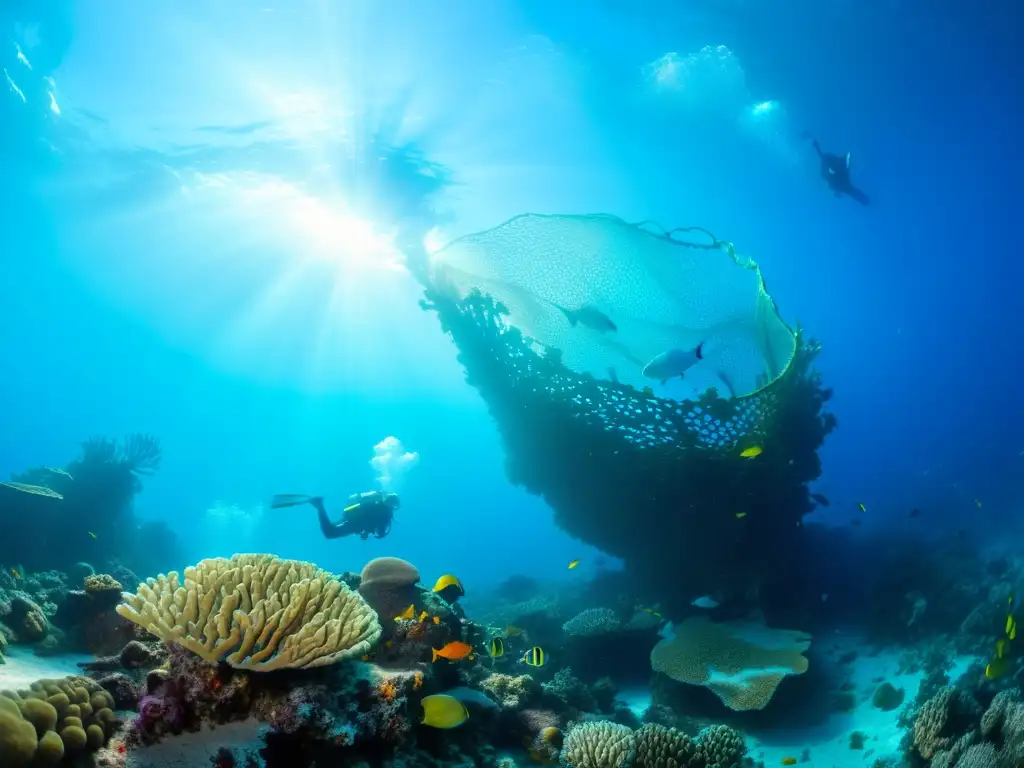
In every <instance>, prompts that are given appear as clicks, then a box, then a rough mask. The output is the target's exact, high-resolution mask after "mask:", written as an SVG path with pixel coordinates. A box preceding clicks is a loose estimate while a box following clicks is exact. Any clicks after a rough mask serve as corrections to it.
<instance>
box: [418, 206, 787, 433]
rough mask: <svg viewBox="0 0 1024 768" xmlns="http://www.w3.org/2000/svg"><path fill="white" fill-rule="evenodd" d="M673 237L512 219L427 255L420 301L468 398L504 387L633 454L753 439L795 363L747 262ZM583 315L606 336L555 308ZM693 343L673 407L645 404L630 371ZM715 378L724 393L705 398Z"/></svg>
mask: <svg viewBox="0 0 1024 768" xmlns="http://www.w3.org/2000/svg"><path fill="white" fill-rule="evenodd" d="M680 232H681V231H679V230H677V231H675V232H672V233H658V232H653V231H651V230H650V229H649V228H648V226H647V225H634V224H629V223H627V222H624V221H622V220H621V219H618V218H615V217H611V216H539V215H525V216H520V217H517V218H514V219H511V220H510V221H508V222H506V223H505V224H502V225H500V226H498V227H496V228H494V229H491V230H488V231H486V232H483V233H480V234H476V235H470V236H467V237H465V238H462V239H460V240H457V241H455V242H453V243H451V244H450V245H448V246H447V247H446V248H444V249H442V250H441V251H439V252H438V253H437V254H435V255H434V256H433V257H432V269H433V273H432V278H433V282H434V285H435V289H433V290H428V292H427V295H428V298H429V299H430V300H431V301H432V302H433V306H434V307H435V308H437V309H438V311H439V314H440V315H441V319H442V322H443V323H444V324H445V327H446V330H447V331H448V332H450V333H451V334H452V335H453V337H454V340H455V342H456V344H457V346H458V347H459V349H460V351H461V352H462V355H463V358H464V360H463V361H464V362H465V363H467V375H468V377H469V379H470V383H472V384H474V385H476V386H478V387H480V388H481V389H484V390H487V389H490V388H494V387H496V386H497V387H499V388H502V389H504V388H512V389H515V390H518V398H517V399H520V400H522V399H523V397H524V396H526V400H528V401H532V402H539V401H542V402H546V403H548V404H550V405H551V406H554V407H557V408H559V409H562V408H564V409H566V410H568V411H569V412H571V413H573V415H574V416H575V417H576V418H578V419H582V420H584V421H585V422H586V423H588V424H590V425H592V426H594V427H600V428H601V429H604V430H608V431H613V432H616V433H618V434H619V435H620V436H621V438H622V439H624V440H626V441H628V442H630V443H632V444H634V445H636V446H640V447H654V446H657V445H669V444H671V445H674V446H677V447H683V448H686V447H694V446H701V447H705V448H727V447H729V446H732V445H734V444H736V443H737V442H738V441H740V440H742V439H744V438H745V437H750V436H758V435H760V434H763V433H764V432H765V431H766V430H767V428H768V426H769V425H770V422H771V418H772V416H773V415H774V414H775V412H776V410H777V407H776V406H777V404H778V400H779V397H780V393H781V390H783V389H784V387H785V383H784V382H785V381H786V380H787V379H789V378H790V377H789V376H787V375H786V374H787V373H790V372H793V369H794V368H799V367H800V366H794V361H795V360H796V359H797V353H798V351H799V349H800V343H799V337H798V335H797V334H796V333H795V332H794V331H793V330H792V329H790V328H789V326H787V325H786V324H785V323H784V322H783V321H782V319H781V317H780V316H779V313H778V311H777V309H776V307H775V304H774V302H773V301H772V299H771V297H770V296H769V295H768V294H767V292H766V291H765V288H764V282H763V279H762V278H761V274H760V270H759V269H758V267H757V265H756V264H754V263H753V262H751V261H744V260H742V259H741V258H740V257H738V256H736V254H735V252H734V249H733V248H732V246H731V244H729V243H725V242H722V241H719V240H717V239H715V238H714V237H713V236H710V234H709V233H705V232H704V230H700V232H702V233H704V234H706V235H708V238H707V239H708V241H709V242H707V243H695V242H689V241H681V240H680V239H678V236H679V234H680ZM684 234H685V233H684ZM556 305H557V306H556ZM585 305H590V306H595V307H598V308H599V309H600V311H601V312H602V313H604V314H606V315H607V316H608V317H609V318H611V319H612V320H613V321H614V323H615V325H616V328H617V330H616V331H615V332H613V333H600V332H598V331H595V330H594V329H592V328H587V327H581V325H580V324H577V325H576V326H575V327H574V326H572V325H571V324H570V323H569V322H568V320H567V319H566V316H565V315H564V313H563V312H562V311H561V310H560V309H559V308H558V307H559V306H561V307H569V308H579V307H582V306H585ZM700 341H703V342H704V344H705V349H706V353H705V358H704V359H703V360H701V361H700V362H699V363H697V364H696V365H695V366H694V367H693V368H691V369H690V370H688V371H687V372H686V379H687V381H688V382H691V384H690V386H691V387H692V388H693V391H690V392H688V393H686V396H687V399H686V400H685V401H680V400H677V399H674V398H670V397H668V396H664V395H666V394H667V391H666V390H665V389H662V390H660V391H661V392H662V393H664V394H663V396H656V395H655V391H654V389H653V388H652V387H651V386H648V385H649V384H654V385H655V386H659V387H660V385H659V384H658V383H657V382H651V380H650V379H645V378H643V377H642V375H641V373H640V369H641V368H642V364H641V362H640V361H646V360H649V359H650V358H652V357H654V356H655V355H657V354H659V353H661V352H664V351H666V350H667V349H671V348H684V347H686V346H695V345H696V343H698V342H700ZM466 358H473V360H475V361H476V363H477V365H473V364H470V360H468V359H466ZM484 361H486V365H480V363H482V362H484ZM610 368H614V370H615V374H616V376H615V378H616V380H612V379H610V378H608V374H609V369H610ZM723 378H727V379H728V381H729V383H730V384H731V385H732V387H733V388H734V391H735V393H736V395H737V396H736V397H733V398H729V399H723V398H720V397H718V396H717V395H718V392H719V391H721V390H722V389H723V385H722V380H723Z"/></svg>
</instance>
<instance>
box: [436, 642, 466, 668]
mask: <svg viewBox="0 0 1024 768" xmlns="http://www.w3.org/2000/svg"><path fill="white" fill-rule="evenodd" d="M430 650H431V651H432V652H433V654H434V657H433V658H432V659H431V660H430V661H431V663H433V662H435V661H437V660H438V659H448V661H461V660H462V659H464V658H466V657H467V656H469V654H471V653H472V652H473V646H471V645H466V644H465V643H460V642H459V641H458V640H456V641H454V642H451V643H448V645H446V646H445V647H444V648H442V649H441V650H437V648H431V649H430Z"/></svg>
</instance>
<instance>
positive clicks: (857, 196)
mask: <svg viewBox="0 0 1024 768" xmlns="http://www.w3.org/2000/svg"><path fill="white" fill-rule="evenodd" d="M846 194H848V195H849V196H850V197H852V198H853V199H854V200H856V201H857V202H858V203H860V204H861V205H871V198H870V197H868V196H867V195H865V194H864V193H863V192H861V191H860V190H859V189H857V188H856V187H849V188H848V189H847V190H846Z"/></svg>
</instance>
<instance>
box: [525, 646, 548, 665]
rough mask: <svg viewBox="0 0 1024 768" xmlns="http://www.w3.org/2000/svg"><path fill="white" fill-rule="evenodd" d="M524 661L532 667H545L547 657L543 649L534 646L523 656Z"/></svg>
mask: <svg viewBox="0 0 1024 768" xmlns="http://www.w3.org/2000/svg"><path fill="white" fill-rule="evenodd" d="M523 661H525V662H526V663H527V664H529V665H530V666H531V667H543V666H544V662H545V661H547V656H546V654H545V653H544V650H543V649H542V648H539V647H537V646H534V647H533V648H531V649H530V650H528V651H527V652H526V653H525V654H524V655H523Z"/></svg>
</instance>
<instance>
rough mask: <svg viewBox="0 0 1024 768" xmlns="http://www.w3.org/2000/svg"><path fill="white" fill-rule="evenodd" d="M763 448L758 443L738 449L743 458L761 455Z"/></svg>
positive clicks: (753, 457)
mask: <svg viewBox="0 0 1024 768" xmlns="http://www.w3.org/2000/svg"><path fill="white" fill-rule="evenodd" d="M763 450H764V449H763V448H762V447H761V446H760V445H752V446H750V447H749V448H744V449H743V450H742V451H740V456H742V457H743V458H744V459H756V458H757V457H758V456H760V455H761V453H762V451H763Z"/></svg>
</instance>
